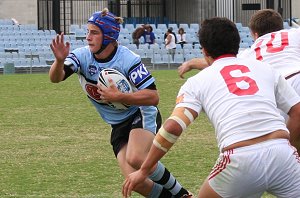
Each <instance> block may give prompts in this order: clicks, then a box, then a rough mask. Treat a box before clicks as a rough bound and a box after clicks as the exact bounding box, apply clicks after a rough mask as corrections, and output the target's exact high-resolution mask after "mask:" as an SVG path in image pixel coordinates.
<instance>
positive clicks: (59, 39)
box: [50, 32, 70, 61]
mask: <svg viewBox="0 0 300 198" xmlns="http://www.w3.org/2000/svg"><path fill="white" fill-rule="evenodd" d="M50 48H51V50H52V52H53V54H54V56H55V58H56V60H58V61H64V60H65V59H66V57H67V56H68V54H69V51H70V43H69V42H66V43H64V33H63V32H62V33H61V34H57V35H56V37H55V38H54V39H52V43H51V44H50Z"/></svg>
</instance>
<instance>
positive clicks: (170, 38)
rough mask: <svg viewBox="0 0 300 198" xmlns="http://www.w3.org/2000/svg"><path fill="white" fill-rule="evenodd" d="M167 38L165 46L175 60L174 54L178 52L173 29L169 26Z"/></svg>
mask: <svg viewBox="0 0 300 198" xmlns="http://www.w3.org/2000/svg"><path fill="white" fill-rule="evenodd" d="M166 35H167V37H166V39H165V47H166V49H167V50H168V53H169V54H170V55H171V57H172V60H173V61H174V56H175V52H176V42H175V36H174V34H172V30H171V29H170V28H169V29H168V30H167V32H166Z"/></svg>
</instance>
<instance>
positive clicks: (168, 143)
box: [153, 126, 178, 152]
mask: <svg viewBox="0 0 300 198" xmlns="http://www.w3.org/2000/svg"><path fill="white" fill-rule="evenodd" d="M177 139H178V136H177V135H174V134H171V133H169V132H168V131H166V130H165V129H164V127H163V126H162V127H161V128H160V129H159V131H158V133H157V134H156V136H155V138H154V140H153V144H154V145H155V146H156V147H157V148H159V149H160V150H162V151H164V152H168V150H169V149H170V148H171V147H172V146H173V144H174V143H175V142H176V140H177Z"/></svg>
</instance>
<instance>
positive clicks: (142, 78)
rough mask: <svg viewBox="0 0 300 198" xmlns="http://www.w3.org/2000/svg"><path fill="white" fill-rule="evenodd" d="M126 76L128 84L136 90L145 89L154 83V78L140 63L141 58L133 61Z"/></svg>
mask: <svg viewBox="0 0 300 198" xmlns="http://www.w3.org/2000/svg"><path fill="white" fill-rule="evenodd" d="M128 76H129V80H130V82H131V83H132V84H133V85H134V86H135V87H136V88H137V89H138V90H141V89H145V88H147V87H148V86H149V85H151V84H153V83H154V82H155V79H154V77H153V76H152V75H151V73H150V72H149V71H148V69H147V68H146V66H145V65H144V64H143V63H142V61H141V58H136V59H135V60H134V65H133V66H132V67H131V68H130V69H129V71H128Z"/></svg>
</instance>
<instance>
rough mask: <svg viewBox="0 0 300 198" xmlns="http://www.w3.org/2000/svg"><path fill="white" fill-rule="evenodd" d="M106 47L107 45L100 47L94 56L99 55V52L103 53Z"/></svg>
mask: <svg viewBox="0 0 300 198" xmlns="http://www.w3.org/2000/svg"><path fill="white" fill-rule="evenodd" d="M106 47H107V45H103V44H102V45H101V47H100V49H99V50H98V51H97V52H96V53H94V54H101V52H103V50H105V48H106Z"/></svg>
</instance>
